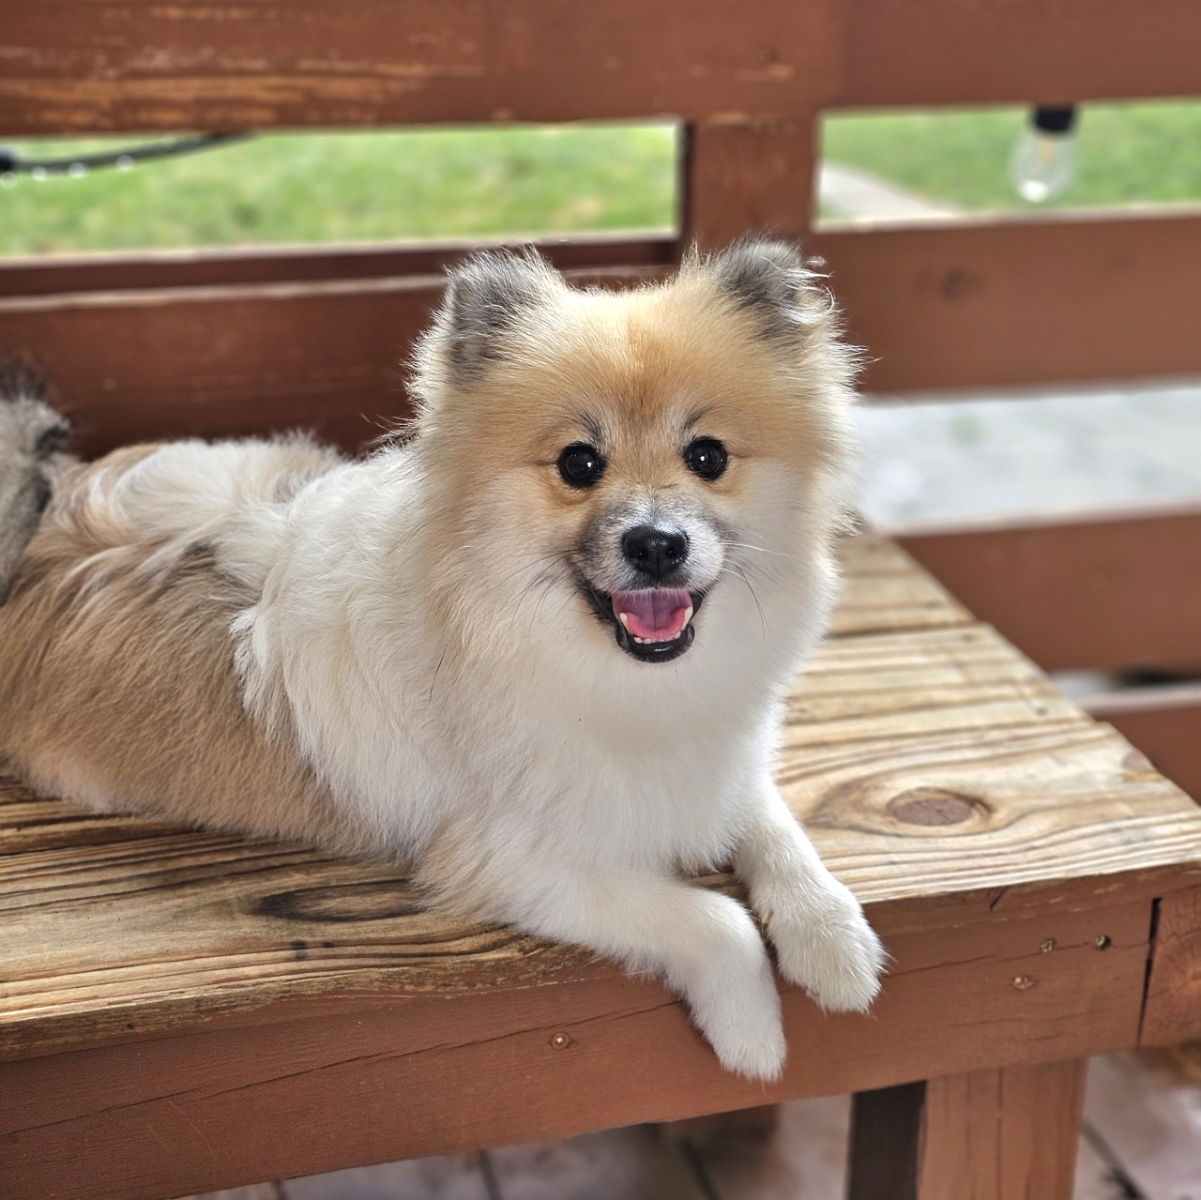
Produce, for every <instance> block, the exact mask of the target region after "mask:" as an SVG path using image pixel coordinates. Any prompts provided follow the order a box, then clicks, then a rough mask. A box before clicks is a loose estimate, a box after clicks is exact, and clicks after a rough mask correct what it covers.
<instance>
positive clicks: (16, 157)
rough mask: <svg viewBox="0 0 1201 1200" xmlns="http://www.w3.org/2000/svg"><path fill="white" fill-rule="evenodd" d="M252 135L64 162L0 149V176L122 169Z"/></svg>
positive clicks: (150, 145)
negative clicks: (26, 156)
mask: <svg viewBox="0 0 1201 1200" xmlns="http://www.w3.org/2000/svg"><path fill="white" fill-rule="evenodd" d="M253 136H254V134H253V133H247V132H243V133H197V134H192V135H191V136H189V137H182V138H176V139H175V140H174V141H170V142H147V143H145V144H143V145H141V146H126V147H125V148H124V149H123V150H104V151H100V152H98V153H95V154H72V155H70V156H68V157H66V158H24V157H22V156H21V155H20V154H18V153H17V152H16V151H15V150H13V149H11V148H9V147H7V146H0V175H30V174H34V173H38V174H44V175H70V174H71V172H72V169H73V168H74V169H76V170H77V171H78V170H83V171H97V170H100V169H102V168H104V167H126V166H133V165H134V164H135V163H140V162H148V161H149V160H151V159H155V158H172V157H174V156H175V155H177V154H195V153H196V152H197V151H199V150H213V149H215V148H216V147H218V146H227V145H229V144H230V143H231V142H241V141H245V140H246V139H247V138H251V137H253Z"/></svg>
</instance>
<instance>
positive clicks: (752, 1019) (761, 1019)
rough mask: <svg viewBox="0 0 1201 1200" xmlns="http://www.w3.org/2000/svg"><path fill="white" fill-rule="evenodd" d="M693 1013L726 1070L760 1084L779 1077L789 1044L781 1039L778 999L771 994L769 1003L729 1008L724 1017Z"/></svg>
mask: <svg viewBox="0 0 1201 1200" xmlns="http://www.w3.org/2000/svg"><path fill="white" fill-rule="evenodd" d="M773 993H774V988H773ZM730 1007H731V1009H732V1008H733V1006H730ZM694 1016H695V1018H696V1021H697V1024H698V1025H699V1026H700V1030H701V1032H702V1033H703V1034H704V1035H705V1039H706V1040H707V1041H708V1042H709V1044H710V1045H711V1046H712V1047H713V1050H714V1053H715V1054H716V1055H717V1058H718V1061H719V1062H720V1063H721V1065H722V1066H723V1067H725V1069H726V1070H727V1071H733V1072H734V1073H735V1074H736V1075H742V1076H745V1077H746V1078H747V1079H754V1080H758V1081H760V1082H763V1083H774V1082H775V1081H776V1080H777V1079H779V1078H780V1075H781V1074H782V1073H783V1071H784V1062H785V1060H786V1059H787V1057H788V1044H787V1042H786V1041H785V1040H784V1026H783V1024H782V1022H781V1020H780V1005H779V1000H778V999H776V998H775V996H774V995H773V1002H772V1003H771V1004H770V1005H763V1004H761V1003H756V1004H754V1005H752V1006H751V1007H750V1008H744V1009H742V1010H741V1011H740V1012H736V1013H734V1012H729V1011H728V1012H727V1013H726V1014H725V1017H724V1019H719V1020H713V1019H712V1014H705V1016H701V1014H700V1013H695V1014H694Z"/></svg>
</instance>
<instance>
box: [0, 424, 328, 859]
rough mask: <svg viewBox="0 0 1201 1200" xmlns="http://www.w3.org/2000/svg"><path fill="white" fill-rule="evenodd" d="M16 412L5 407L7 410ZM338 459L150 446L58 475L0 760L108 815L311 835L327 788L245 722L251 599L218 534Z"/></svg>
mask: <svg viewBox="0 0 1201 1200" xmlns="http://www.w3.org/2000/svg"><path fill="white" fill-rule="evenodd" d="M2 408H3V404H2V402H0V409H2ZM339 461H340V460H339V459H338V457H337V455H335V454H334V453H333V452H331V451H326V450H322V449H319V448H317V447H315V446H313V445H312V444H311V443H308V442H305V441H301V440H296V439H293V440H289V441H283V442H262V441H257V442H254V441H251V442H239V443H218V444H216V445H207V444H204V443H199V442H183V443H172V444H169V445H166V446H161V447H160V446H156V445H140V446H132V447H127V448H124V449H121V450H118V451H115V452H113V453H112V454H110V455H108V456H107V457H105V458H103V459H101V460H99V461H98V462H96V463H94V464H86V465H85V464H78V463H76V464H71V465H69V466H66V467H65V468H64V469H63V470H61V471H60V472H59V474H58V477H57V478H56V479H55V481H54V488H53V495H52V497H51V498H50V500H49V504H48V507H46V509H45V512H44V513H43V514H42V515H41V518H40V522H39V521H38V518H37V514H36V512H34V513H33V514H32V517H31V514H30V511H29V506H27V505H26V506H20V505H15V504H10V505H9V507H8V509H7V511H6V512H5V513H4V519H5V520H6V521H7V523H8V528H9V529H10V530H12V529H13V528H16V527H18V526H19V523H20V521H21V520H22V519H23V520H24V521H25V522H27V523H32V524H33V525H36V532H34V534H33V536H32V539H31V540H29V541H28V545H27V546H25V545H23V546H22V548H21V549H22V550H23V553H21V554H20V558H19V561H18V562H17V563H16V565H15V568H14V569H13V571H12V575H11V589H10V593H9V596H8V599H7V602H6V603H5V604H4V605H2V606H0V751H3V752H4V753H5V754H6V755H8V756H9V757H11V758H12V759H13V760H14V761H15V763H16V765H17V766H18V767H19V769H20V770H21V773H22V774H23V775H25V776H26V778H28V779H29V780H31V781H32V782H33V783H34V784H35V786H37V787H39V788H41V789H42V790H44V791H46V792H48V793H51V794H54V795H58V796H61V797H63V798H66V799H73V800H78V801H80V802H82V803H85V804H87V805H89V806H90V807H93V808H99V809H115V810H121V809H125V808H129V809H136V810H146V809H151V810H158V811H160V812H162V813H164V814H167V815H172V814H177V815H185V814H190V815H194V814H195V813H196V812H197V811H203V812H205V813H206V823H208V824H210V825H215V826H217V827H226V828H229V829H231V830H232V829H240V830H246V829H247V828H248V827H249V828H251V829H252V830H254V829H255V827H258V829H259V830H261V832H263V833H265V834H267V833H269V834H277V835H278V834H279V833H280V832H284V833H290V834H292V835H293V836H296V837H300V838H303V837H306V836H312V834H313V832H314V830H315V829H316V828H318V827H324V826H327V825H331V824H332V822H330V820H329V814H328V811H327V798H326V796H325V793H324V790H323V789H322V788H320V787H319V785H318V784H317V783H316V781H315V780H314V779H313V778H312V776H311V773H310V772H308V771H307V770H306V769H305V768H303V767H302V766H301V765H300V764H299V762H298V761H297V759H296V758H295V755H294V754H293V752H292V750H291V749H290V747H288V746H286V745H283V744H277V743H275V742H272V741H270V740H269V739H268V738H266V737H265V736H264V734H263V733H262V731H261V730H259V729H258V728H257V727H256V726H255V725H254V724H253V723H252V722H251V721H250V720H249V718H248V717H247V716H246V714H245V712H244V709H243V706H242V703H241V696H240V689H239V685H238V679H237V675H236V671H235V666H234V654H233V642H232V639H231V636H230V625H231V623H232V621H233V620H234V618H235V616H236V615H237V613H238V612H239V611H240V610H242V609H243V608H245V607H246V606H247V605H248V604H251V603H253V602H254V596H253V593H252V591H251V590H250V589H249V588H248V587H247V586H246V585H245V584H243V583H240V582H239V581H238V580H237V579H235V578H234V577H233V576H231V575H230V574H229V573H227V572H225V571H222V570H219V569H218V567H217V563H216V559H215V553H214V548H213V546H212V544H211V543H210V542H209V541H207V540H206V539H207V538H208V537H209V536H211V535H213V534H215V533H217V532H218V531H219V530H220V529H221V527H222V526H223V524H225V523H227V522H229V521H232V520H237V519H239V517H240V515H241V514H243V513H246V512H248V511H250V510H252V509H253V507H254V506H255V505H256V504H258V505H270V504H271V503H272V502H275V501H283V500H286V499H287V498H288V497H290V496H291V495H292V494H294V493H295V491H296V490H297V489H298V488H299V487H301V486H303V484H304V483H305V482H307V481H308V480H310V479H312V478H314V477H315V476H317V475H320V474H322V473H324V472H325V471H328V470H329V469H330V468H332V467H333V466H335V465H336V464H337V463H338V462H339Z"/></svg>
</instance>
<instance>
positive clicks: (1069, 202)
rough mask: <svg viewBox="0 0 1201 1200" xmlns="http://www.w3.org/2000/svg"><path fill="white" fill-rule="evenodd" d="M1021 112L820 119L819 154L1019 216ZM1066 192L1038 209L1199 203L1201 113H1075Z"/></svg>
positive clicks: (1187, 108) (1188, 109)
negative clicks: (1014, 171) (1016, 162)
mask: <svg viewBox="0 0 1201 1200" xmlns="http://www.w3.org/2000/svg"><path fill="white" fill-rule="evenodd" d="M1027 114H1028V110H1026V109H1017V108H997V109H991V110H986V111H980V110H975V111H972V112H957V111H944V112H935V111H923V112H895V113H880V114H874V113H873V114H862V113H856V114H847V115H842V114H839V115H834V116H831V117H829V118H827V120H826V122H825V127H824V131H823V152H824V154H825V155H826V157H827V158H829V159H831V160H832V161H834V162H840V163H846V164H847V165H848V166H855V167H860V168H862V169H864V170H868V171H871V172H873V173H875V174H877V175H881V176H883V177H884V178H886V179H889V180H891V181H893V182H894V183H897V184H900V185H901V186H902V187H905V188H908V189H910V190H912V191H915V192H920V193H922V194H923V195H925V196H929V197H930V198H932V199H935V200H940V201H943V202H945V203H948V204H951V205H955V206H958V207H962V208H966V209H1022V208H1030V207H1032V206H1030V205H1028V204H1026V203H1025V202H1024V201H1023V200H1021V199H1020V198H1019V197H1018V196H1017V194H1016V192H1015V191H1014V187H1013V184H1012V183H1011V182H1010V179H1009V160H1010V157H1011V155H1012V153H1013V146H1014V143H1015V141H1016V140H1017V138H1018V135H1019V134H1020V133H1021V131H1022V129H1023V128H1024V126H1025V124H1026V121H1027ZM1075 150H1076V166H1075V173H1074V177H1073V180H1072V182H1071V183H1070V184H1069V186H1068V187H1067V189H1066V190H1065V191H1064V192H1062V193H1061V194H1060V195H1059V196H1057V197H1055V198H1053V199H1051V200H1049V201H1047V202H1046V203H1045V204H1043V205H1039V206H1038V207H1040V208H1068V207H1087V206H1092V205H1111V204H1112V205H1118V204H1135V203H1143V202H1155V203H1173V202H1181V201H1193V202H1199V201H1201V103H1198V102H1196V101H1180V102H1171V103H1155V104H1120V105H1119V104H1096V105H1088V106H1086V107H1085V108H1083V109H1082V110H1081V114H1080V123H1079V125H1078V126H1077V132H1076V137H1075Z"/></svg>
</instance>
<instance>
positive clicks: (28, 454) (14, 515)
mask: <svg viewBox="0 0 1201 1200" xmlns="http://www.w3.org/2000/svg"><path fill="white" fill-rule="evenodd" d="M48 392H49V389H48V387H47V384H46V380H45V378H44V377H43V375H42V374H41V372H40V371H38V370H37V368H36V367H35V366H34V365H33V363H31V362H30V361H29V360H28V359H24V358H12V359H2V360H0V603H3V601H4V597H5V596H6V595H7V594H8V588H9V585H10V584H11V582H12V577H13V575H14V573H15V571H16V567H17V562H18V560H19V559H20V557H21V554H22V553H23V551H24V550H25V547H26V546H27V545H28V544H29V539H30V538H32V537H33V535H34V533H35V531H36V530H37V527H38V521H39V519H40V518H41V515H42V513H43V511H44V510H45V508H46V505H47V504H48V503H49V502H50V495H51V489H52V486H53V480H54V475H55V471H56V469H57V468H58V467H59V466H60V465H61V463H62V461H63V458H64V456H63V454H62V447H63V443H64V442H65V441H66V439H67V435H68V433H69V432H70V427H69V426H68V424H67V422H66V421H65V420H64V419H63V417H62V416H60V415H59V414H58V413H57V412H55V411H54V409H53V408H51V407H50V405H49V403H48V402H47V401H48Z"/></svg>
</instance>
